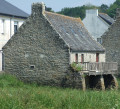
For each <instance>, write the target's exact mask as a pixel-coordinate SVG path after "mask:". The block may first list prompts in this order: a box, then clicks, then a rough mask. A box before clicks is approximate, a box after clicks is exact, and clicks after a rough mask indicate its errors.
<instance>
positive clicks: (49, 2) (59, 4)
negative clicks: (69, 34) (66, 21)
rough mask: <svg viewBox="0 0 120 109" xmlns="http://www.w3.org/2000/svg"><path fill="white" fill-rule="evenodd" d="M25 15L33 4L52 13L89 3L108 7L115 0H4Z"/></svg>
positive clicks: (29, 11)
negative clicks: (52, 11)
mask: <svg viewBox="0 0 120 109" xmlns="http://www.w3.org/2000/svg"><path fill="white" fill-rule="evenodd" d="M6 1H8V2H10V3H11V4H13V5H15V6H17V7H18V8H20V9H22V10H23V11H25V12H27V13H29V14H30V13H31V4H32V3H33V2H44V3H45V5H46V6H47V7H51V8H52V9H53V10H54V11H60V10H61V9H62V8H64V7H76V6H82V5H84V4H88V3H91V4H93V5H96V6H100V5H101V4H107V5H110V4H111V3H113V2H115V1H116V0H6Z"/></svg>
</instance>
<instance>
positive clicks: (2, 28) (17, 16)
mask: <svg viewBox="0 0 120 109" xmlns="http://www.w3.org/2000/svg"><path fill="white" fill-rule="evenodd" d="M28 16H29V15H28V14H27V13H25V12H23V11H22V10H20V9H18V8H17V7H15V6H13V5H12V4H10V3H8V2H7V1H5V0H0V71H1V70H2V47H3V46H4V45H5V44H6V43H7V41H8V40H9V39H10V38H11V37H12V35H13V34H14V33H15V32H16V31H17V29H18V28H19V27H20V26H21V25H22V23H23V22H24V21H25V20H26V19H27V17H28Z"/></svg>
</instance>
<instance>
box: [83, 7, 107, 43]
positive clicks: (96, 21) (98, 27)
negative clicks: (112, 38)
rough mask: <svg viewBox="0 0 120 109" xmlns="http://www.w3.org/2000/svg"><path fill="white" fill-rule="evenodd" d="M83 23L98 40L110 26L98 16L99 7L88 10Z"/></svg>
mask: <svg viewBox="0 0 120 109" xmlns="http://www.w3.org/2000/svg"><path fill="white" fill-rule="evenodd" d="M83 24H84V26H85V27H86V29H87V30H88V32H89V33H90V34H91V36H93V38H94V39H95V40H96V41H97V38H100V37H101V36H102V35H103V34H104V32H106V31H107V29H108V28H109V25H108V24H107V23H106V22H105V21H104V20H103V19H102V18H100V17H99V16H98V9H90V10H86V17H85V18H84V19H83Z"/></svg>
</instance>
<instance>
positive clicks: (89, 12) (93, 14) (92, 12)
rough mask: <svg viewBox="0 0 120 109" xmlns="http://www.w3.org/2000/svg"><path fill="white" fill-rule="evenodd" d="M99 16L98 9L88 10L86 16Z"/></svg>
mask: <svg viewBox="0 0 120 109" xmlns="http://www.w3.org/2000/svg"><path fill="white" fill-rule="evenodd" d="M92 16H98V9H89V10H86V17H92Z"/></svg>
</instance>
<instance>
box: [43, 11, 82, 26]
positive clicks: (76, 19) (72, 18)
mask: <svg viewBox="0 0 120 109" xmlns="http://www.w3.org/2000/svg"><path fill="white" fill-rule="evenodd" d="M45 13H48V14H54V15H58V16H62V17H65V18H68V19H71V20H74V21H78V22H79V23H81V24H82V25H83V26H84V24H83V22H82V20H81V18H80V17H79V18H75V17H71V16H66V15H62V14H58V13H53V12H48V11H45Z"/></svg>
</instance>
